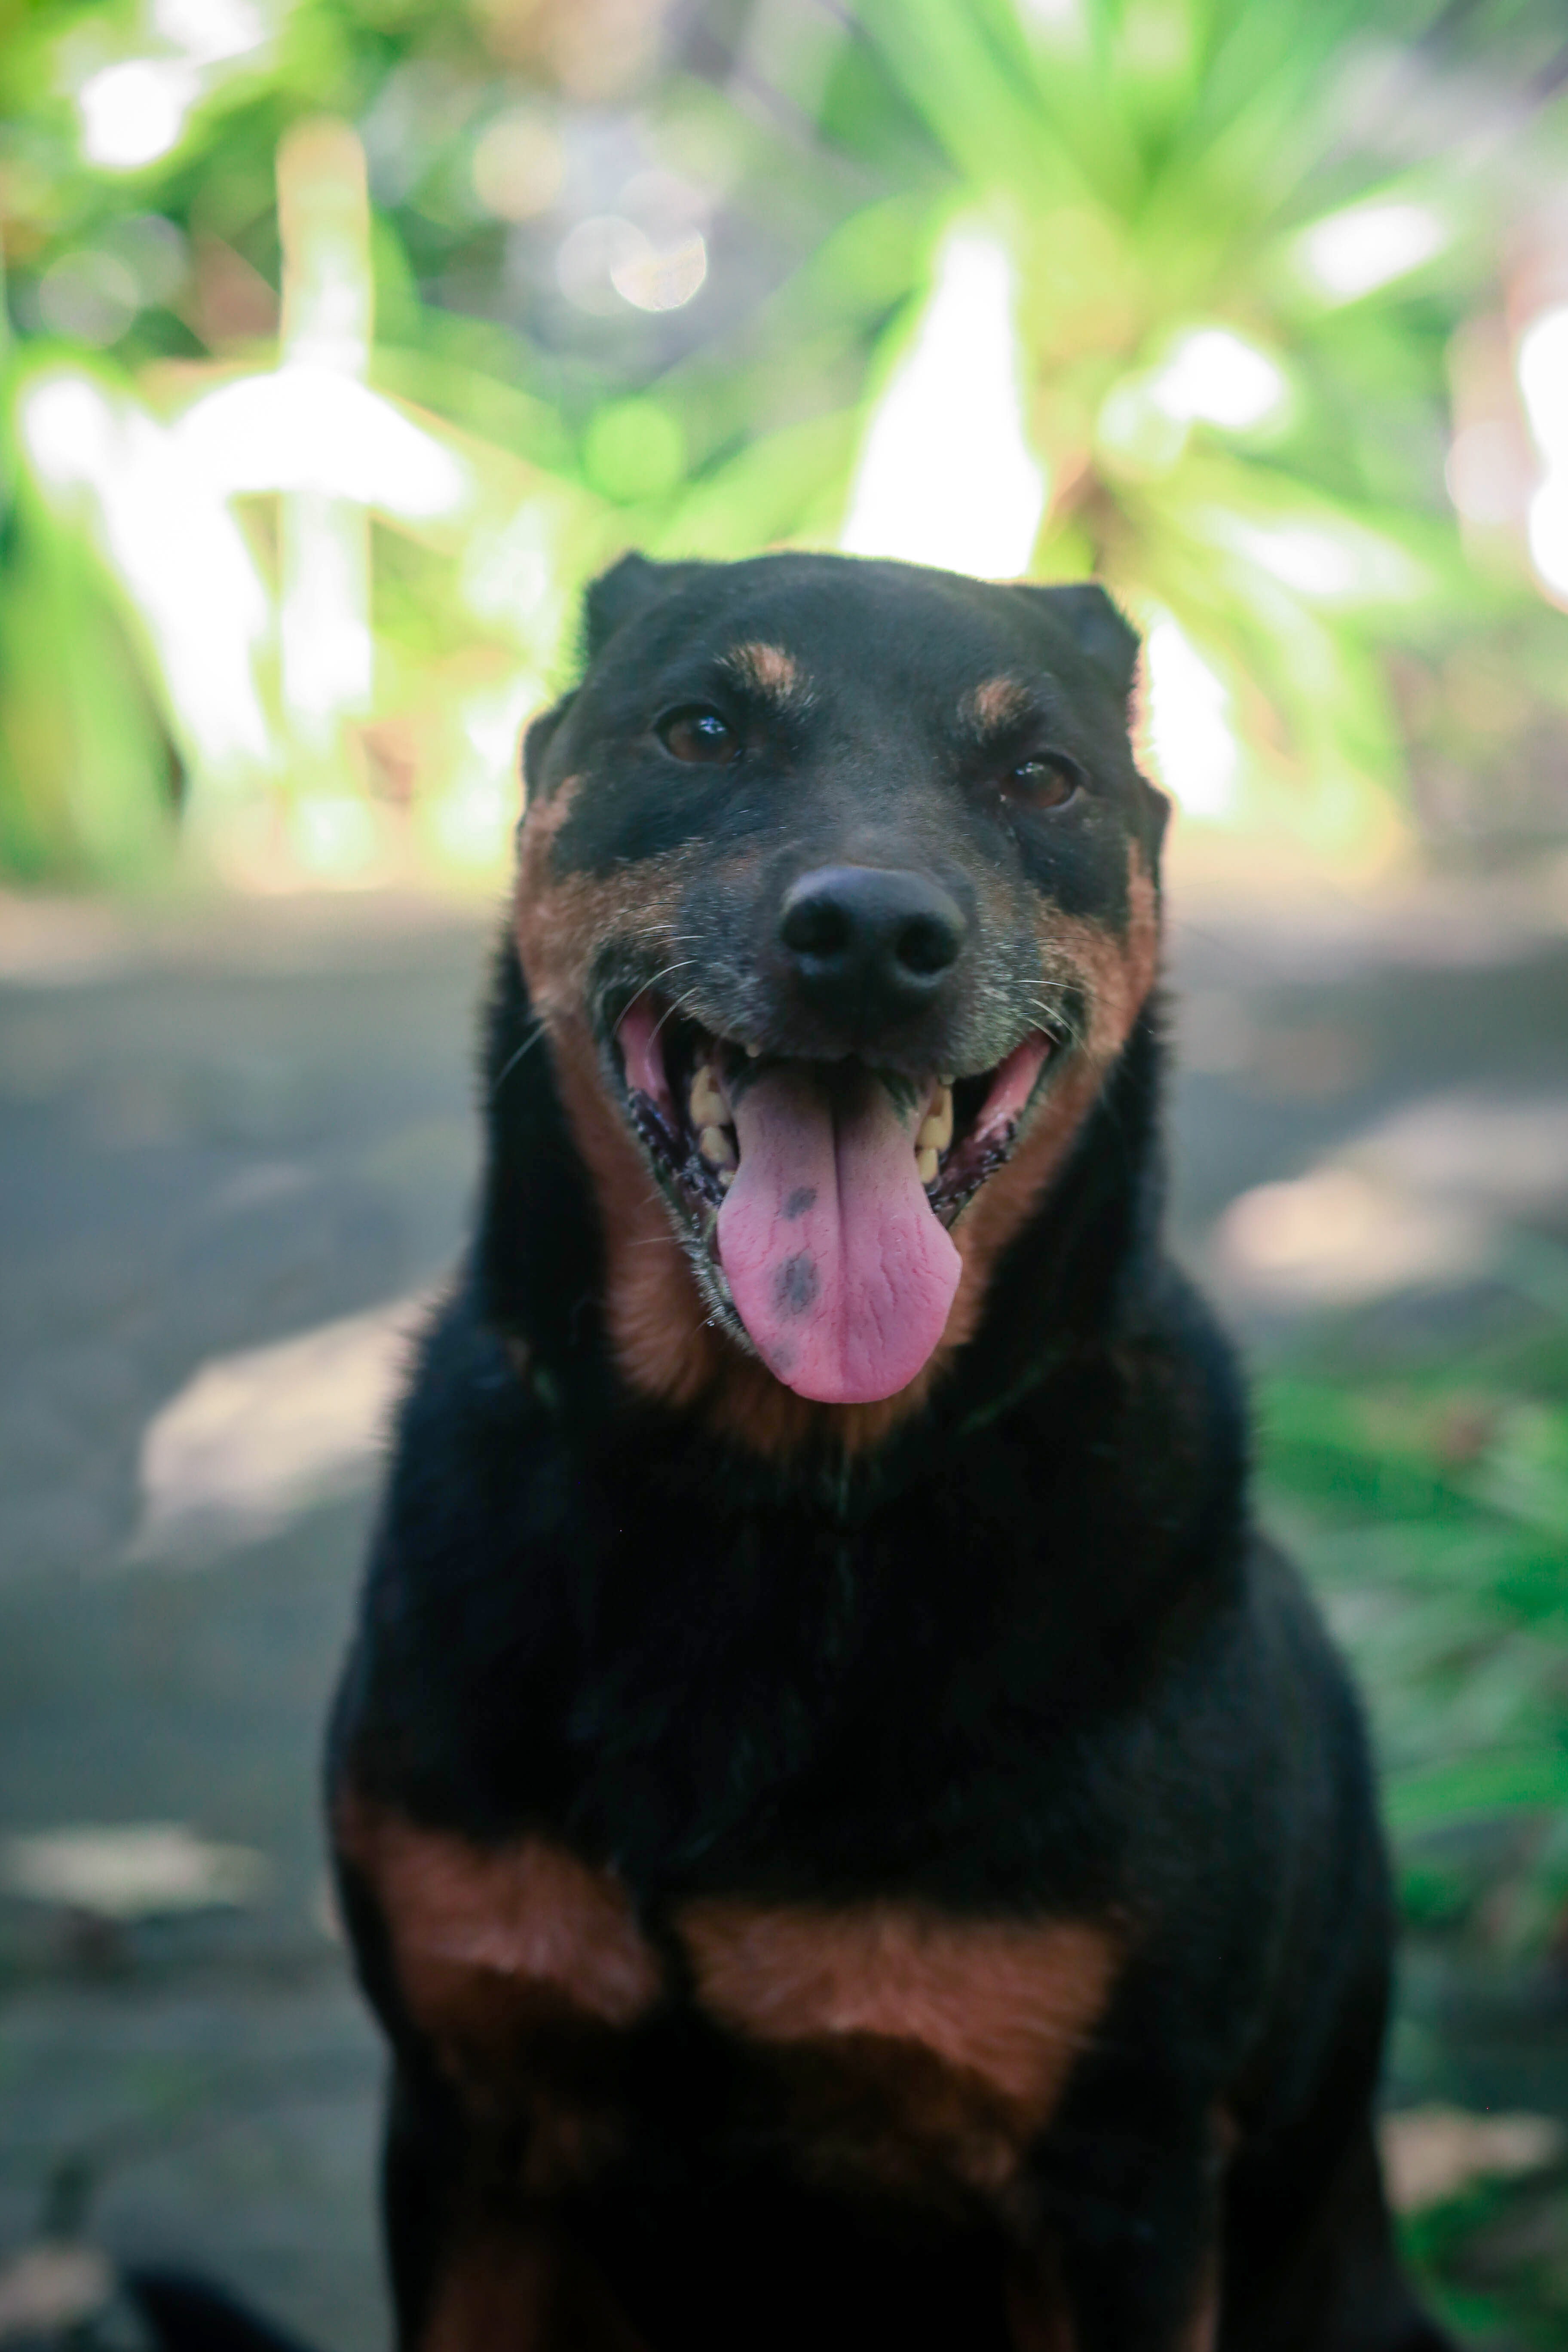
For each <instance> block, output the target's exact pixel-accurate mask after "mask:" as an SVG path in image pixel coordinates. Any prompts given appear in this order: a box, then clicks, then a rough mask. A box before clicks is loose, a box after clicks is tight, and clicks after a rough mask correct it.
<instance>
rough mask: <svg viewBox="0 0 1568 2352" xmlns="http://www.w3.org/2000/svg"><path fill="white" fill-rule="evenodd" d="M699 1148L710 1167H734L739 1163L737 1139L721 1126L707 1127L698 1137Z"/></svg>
mask: <svg viewBox="0 0 1568 2352" xmlns="http://www.w3.org/2000/svg"><path fill="white" fill-rule="evenodd" d="M697 1149H698V1150H699V1151H700V1153H701V1154H702V1157H703V1159H704V1160H706V1161H707V1162H708V1165H709V1167H710V1168H734V1167H737V1166H738V1165H739V1164H740V1163H739V1159H738V1156H737V1154H736V1150H735V1139H734V1137H733V1136H732V1135H731V1134H730V1133H729V1132H728V1130H727V1129H724V1128H721V1127H705V1128H704V1129H703V1130H702V1132H701V1134H700V1136H699V1137H698V1139H697Z"/></svg>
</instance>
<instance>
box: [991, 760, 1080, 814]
mask: <svg viewBox="0 0 1568 2352" xmlns="http://www.w3.org/2000/svg"><path fill="white" fill-rule="evenodd" d="M1083 780H1084V777H1083V770H1082V769H1081V768H1080V767H1079V763H1078V761H1076V760H1072V759H1069V758H1068V754H1067V753H1066V752H1065V751H1040V752H1037V753H1035V754H1034V755H1033V756H1032V757H1031V758H1029V759H1027V760H1020V761H1019V762H1018V764H1017V766H1016V768H1010V769H1009V770H1008V772H1007V773H1006V775H1005V776H1004V778H1003V779H1002V790H1003V792H1004V793H1005V794H1006V796H1007V798H1008V799H1009V800H1010V801H1016V802H1018V803H1020V805H1021V806H1023V807H1025V808H1032V809H1058V808H1066V806H1067V804H1068V801H1070V800H1072V799H1073V798H1074V797H1075V796H1076V794H1077V793H1078V792H1079V789H1080V787H1081V786H1082V783H1083Z"/></svg>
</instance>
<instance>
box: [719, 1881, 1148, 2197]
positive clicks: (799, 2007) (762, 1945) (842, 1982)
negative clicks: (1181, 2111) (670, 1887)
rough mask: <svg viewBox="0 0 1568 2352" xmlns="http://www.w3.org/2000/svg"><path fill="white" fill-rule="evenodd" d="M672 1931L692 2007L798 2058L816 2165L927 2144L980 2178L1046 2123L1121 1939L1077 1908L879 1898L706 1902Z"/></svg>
mask: <svg viewBox="0 0 1568 2352" xmlns="http://www.w3.org/2000/svg"><path fill="white" fill-rule="evenodd" d="M679 1934H680V1937H681V1939H682V1941H683V1942H684V1944H685V1946H686V1948H687V1950H688V1952H689V1955H690V1958H691V1962H692V1968H693V1972H694V1975H695V1979H696V1988H697V1998H698V2000H699V2002H700V2005H701V2006H702V2007H703V2008H705V2009H707V2010H708V2011H710V2013H711V2014H712V2015H713V2016H714V2017H715V2018H716V2019H718V2021H720V2022H721V2024H723V2025H726V2026H728V2027H729V2028H730V2029H731V2031H733V2032H737V2033H740V2034H741V2035H742V2036H743V2037H744V2038H745V2039H746V2040H748V2041H750V2042H755V2043H759V2044H762V2045H763V2046H764V2047H767V2048H771V2049H773V2050H774V2051H775V2052H785V2053H789V2054H790V2055H791V2057H792V2058H793V2059H794V2061H795V2064H794V2065H793V2067H792V2069H791V2075H790V2079H791V2082H792V2084H793V2086H794V2089H795V2110H796V2115H797V2118H798V2119H799V2120H800V2121H801V2122H803V2123H804V2124H806V2125H807V2126H808V2128H807V2129H806V2131H805V2132H804V2133H803V2140H805V2141H806V2142H807V2143H809V2144H810V2145H811V2146H813V2147H817V2144H818V2143H820V2147H819V2148H818V2150H817V2153H816V2155H815V2157H814V2158H813V2159H812V2160H813V2161H814V2162H815V2163H816V2165H817V2167H818V2168H819V2169H820V2168H821V2167H822V2165H823V2164H824V2163H828V2164H831V2163H832V2161H833V2160H834V2155H835V2143H836V2142H837V2143H839V2150H838V2152H839V2157H840V2160H841V2161H842V2160H844V2159H843V2144H844V2143H848V2144H849V2145H850V2148H851V2151H852V2158H858V2160H859V2161H860V2162H861V2163H862V2164H864V2163H866V2162H868V2161H870V2162H871V2163H872V2167H873V2168H874V2169H876V2170H877V2171H878V2172H879V2175H880V2176H881V2177H882V2178H883V2179H888V2178H889V2177H890V2176H891V2175H892V2174H893V2173H895V2172H901V2171H905V2170H907V2169H908V2168H909V2167H910V2166H911V2165H916V2166H918V2165H919V2164H921V2162H922V2161H928V2162H929V2160H930V2158H931V2156H932V2155H933V2154H936V2155H939V2156H940V2158H941V2159H942V2162H943V2163H944V2164H945V2166H946V2167H947V2168H949V2169H950V2170H951V2171H952V2172H954V2173H956V2174H957V2175H958V2176H959V2177H961V2178H962V2179H966V2180H968V2181H969V2183H970V2184H971V2185H972V2186H973V2187H977V2188H986V2189H1002V2188H1003V2187H1005V2183H1006V2181H1007V2180H1008V2179H1010V2178H1011V2176H1012V2174H1013V2173H1014V2171H1015V2170H1016V2166H1017V2163H1018V2161H1019V2158H1021V2156H1022V2154H1023V2151H1024V2149H1025V2148H1026V2146H1027V2145H1028V2143H1029V2141H1030V2140H1031V2139H1032V2138H1033V2137H1035V2135H1036V2134H1037V2132H1039V2131H1040V2130H1041V2129H1042V2128H1043V2127H1044V2126H1045V2125H1046V2124H1047V2122H1048V2121H1049V2119H1050V2116H1051V2115H1052V2113H1053V2111H1054V2110H1055V2107H1056V2105H1057V2103H1058V2100H1059V2098H1060V2096H1061V2094H1062V2091H1063V2089H1064V2087H1065V2085H1066V2084H1067V2080H1068V2075H1069V2074H1070V2073H1071V2071H1072V2067H1073V2064H1074V2063H1075V2061H1076V2060H1077V2058H1078V2056H1079V2053H1080V2052H1081V2051H1083V2050H1084V2049H1085V2048H1086V2047H1087V2046H1088V2044H1089V2041H1090V2039H1091V2036H1092V2032H1093V2029H1094V2026H1095V2024H1096V2021H1098V2019H1099V2018H1100V2015H1101V2013H1102V2011H1103V2010H1104V2008H1105V2005H1106V2002H1107V2000H1109V1998H1110V1991H1111V1989H1112V1987H1113V1985H1114V1982H1115V1979H1116V1974H1117V1970H1118V1967H1119V1965H1120V1959H1121V1938H1120V1937H1118V1936H1117V1935H1115V1934H1113V1933H1112V1932H1111V1931H1110V1930H1108V1929H1107V1928H1106V1927H1102V1926H1100V1925H1098V1924H1096V1923H1093V1922H1089V1921H1087V1920H1075V1919H1054V1920H1042V1921H1039V1922H1027V1921H1021V1920H969V1921H963V1920H955V1919H952V1918H946V1917H943V1916H940V1915H938V1914H936V1913H928V1912H924V1911H921V1910H918V1909H915V1908H913V1907H911V1906H904V1905H896V1904H891V1903H885V1904H868V1905H862V1906H857V1907H855V1908H852V1909H847V1910H830V1909H827V1908H826V1907H820V1906H797V1907H794V1908H789V1909H782V1908H777V1907H769V1906H763V1905H758V1904H753V1903H747V1902H742V1901H734V1900H730V1899H721V1900H713V1901H705V1902H700V1903H695V1904H692V1905H690V1906H688V1907H687V1909H686V1910H685V1911H684V1912H683V1913H682V1914H681V1915H680V1918H679ZM835 2125H837V2130H836V2129H835V2128H834V2126H835ZM857 2143H858V2146H857V2145H856V2144H857Z"/></svg>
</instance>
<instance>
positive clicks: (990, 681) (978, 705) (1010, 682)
mask: <svg viewBox="0 0 1568 2352" xmlns="http://www.w3.org/2000/svg"><path fill="white" fill-rule="evenodd" d="M1033 699H1034V698H1033V696H1032V695H1031V694H1030V692H1029V689H1028V688H1027V687H1026V686H1025V685H1024V684H1023V682H1022V680H1021V679H1019V678H1016V677H988V678H985V679H983V680H982V682H981V684H980V685H979V686H977V687H976V688H975V689H974V691H973V694H972V695H970V697H969V698H968V703H967V708H966V711H965V716H966V717H968V718H970V719H973V721H974V723H975V724H976V725H977V726H980V727H1003V726H1005V724H1006V722H1007V720H1008V719H1016V718H1018V717H1019V716H1020V715H1021V714H1022V713H1023V712H1024V711H1026V709H1028V707H1029V705H1030V703H1031V701H1032V700H1033Z"/></svg>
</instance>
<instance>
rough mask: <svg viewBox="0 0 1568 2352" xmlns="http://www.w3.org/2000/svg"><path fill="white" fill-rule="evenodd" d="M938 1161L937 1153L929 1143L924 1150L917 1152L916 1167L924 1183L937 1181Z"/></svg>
mask: <svg viewBox="0 0 1568 2352" xmlns="http://www.w3.org/2000/svg"><path fill="white" fill-rule="evenodd" d="M936 1163H937V1155H936V1153H935V1152H934V1151H933V1150H931V1147H930V1146H929V1145H927V1146H926V1148H925V1149H924V1150H921V1151H917V1152H916V1154H915V1167H916V1169H917V1171H919V1175H920V1180H921V1183H922V1184H934V1183H935V1181H936Z"/></svg>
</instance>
